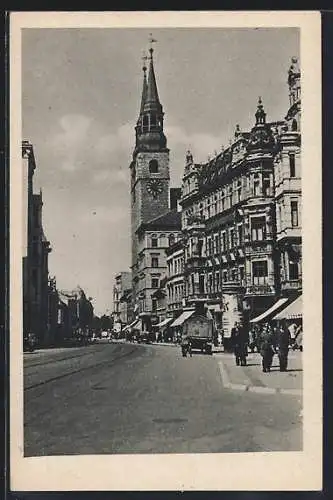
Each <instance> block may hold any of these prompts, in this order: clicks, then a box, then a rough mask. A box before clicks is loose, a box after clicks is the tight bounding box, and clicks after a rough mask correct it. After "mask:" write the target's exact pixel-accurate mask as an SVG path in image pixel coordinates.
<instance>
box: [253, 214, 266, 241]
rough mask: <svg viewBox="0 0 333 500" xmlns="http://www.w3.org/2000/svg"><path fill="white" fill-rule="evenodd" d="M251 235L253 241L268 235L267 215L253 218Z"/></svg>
mask: <svg viewBox="0 0 333 500" xmlns="http://www.w3.org/2000/svg"><path fill="white" fill-rule="evenodd" d="M251 235H252V241H262V240H264V239H265V237H266V221H265V217H252V218H251Z"/></svg>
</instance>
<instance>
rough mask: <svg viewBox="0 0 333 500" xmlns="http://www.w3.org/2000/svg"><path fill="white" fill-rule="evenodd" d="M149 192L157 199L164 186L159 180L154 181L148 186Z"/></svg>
mask: <svg viewBox="0 0 333 500" xmlns="http://www.w3.org/2000/svg"><path fill="white" fill-rule="evenodd" d="M147 191H148V193H149V194H151V195H152V196H153V197H154V198H156V197H157V196H158V195H159V194H161V193H162V191H163V184H162V182H161V181H160V180H159V179H152V180H150V181H149V182H148V184H147Z"/></svg>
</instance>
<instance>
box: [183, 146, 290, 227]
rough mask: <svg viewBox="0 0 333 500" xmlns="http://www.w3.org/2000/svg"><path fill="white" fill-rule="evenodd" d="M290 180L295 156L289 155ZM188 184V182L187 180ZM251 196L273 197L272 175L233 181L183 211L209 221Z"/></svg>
mask: <svg viewBox="0 0 333 500" xmlns="http://www.w3.org/2000/svg"><path fill="white" fill-rule="evenodd" d="M289 168H290V172H289V174H290V178H294V177H296V163H295V154H294V153H292V154H289ZM188 182H190V180H188ZM189 189H190V187H189V185H188V187H187V190H186V187H185V191H184V194H187V192H189ZM250 193H251V194H252V196H260V197H261V196H264V197H266V196H274V190H273V180H272V174H270V173H263V174H261V173H256V174H252V175H251V176H243V177H241V178H238V179H235V180H234V182H233V183H232V184H230V185H228V186H225V187H223V188H221V189H220V190H218V191H217V192H216V193H215V194H213V195H211V196H209V197H207V198H206V199H204V200H203V201H202V202H199V203H197V204H196V205H195V206H194V207H193V209H189V210H187V211H185V216H186V217H189V216H190V215H192V214H193V213H196V214H198V215H200V217H203V218H205V219H209V218H210V217H213V216H214V215H217V214H219V213H221V212H223V211H224V210H226V209H228V208H231V207H232V206H233V205H235V204H237V203H240V202H241V201H242V200H244V199H245V198H246V197H247V196H248V195H249V194H250Z"/></svg>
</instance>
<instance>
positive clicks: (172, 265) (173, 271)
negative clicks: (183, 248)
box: [168, 257, 184, 276]
mask: <svg viewBox="0 0 333 500" xmlns="http://www.w3.org/2000/svg"><path fill="white" fill-rule="evenodd" d="M183 271H184V259H183V257H178V258H177V259H173V261H170V262H168V274H169V276H175V275H177V274H181V273H182V272H183Z"/></svg>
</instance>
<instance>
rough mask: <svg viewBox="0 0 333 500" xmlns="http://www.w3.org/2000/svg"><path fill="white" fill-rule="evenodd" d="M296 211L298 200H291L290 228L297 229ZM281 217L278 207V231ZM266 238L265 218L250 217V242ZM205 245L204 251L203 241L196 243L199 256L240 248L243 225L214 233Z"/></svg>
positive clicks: (242, 238) (280, 208)
mask: <svg viewBox="0 0 333 500" xmlns="http://www.w3.org/2000/svg"><path fill="white" fill-rule="evenodd" d="M298 210H299V207H298V200H291V202H290V212H291V227H299V213H298ZM282 216H283V214H282V207H281V206H280V205H279V217H278V230H280V228H281V226H282V224H281V218H282ZM266 237H267V225H266V218H265V216H260V217H251V233H250V238H251V241H263V240H265V239H266ZM205 243H206V248H205V249H204V246H203V240H199V241H198V245H197V247H196V250H197V253H198V255H199V256H203V255H204V253H205V255H206V256H210V255H216V254H219V253H221V252H226V251H228V250H231V249H232V248H234V247H237V246H242V245H243V244H244V226H243V224H238V225H237V227H236V228H234V227H233V228H230V229H226V230H223V231H221V232H220V233H215V234H214V235H213V236H208V237H207V238H206V242H205ZM190 252H191V250H190Z"/></svg>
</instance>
